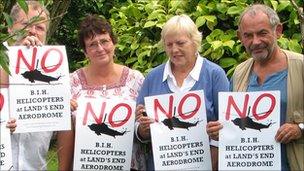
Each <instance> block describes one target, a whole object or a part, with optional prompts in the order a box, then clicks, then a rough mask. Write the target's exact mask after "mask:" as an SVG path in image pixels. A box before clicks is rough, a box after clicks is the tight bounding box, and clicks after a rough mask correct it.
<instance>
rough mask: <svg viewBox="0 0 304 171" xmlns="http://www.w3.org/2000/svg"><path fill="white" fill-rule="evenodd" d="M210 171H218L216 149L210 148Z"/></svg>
mask: <svg viewBox="0 0 304 171" xmlns="http://www.w3.org/2000/svg"><path fill="white" fill-rule="evenodd" d="M210 153H211V164H212V170H218V147H215V146H212V145H211V146H210Z"/></svg>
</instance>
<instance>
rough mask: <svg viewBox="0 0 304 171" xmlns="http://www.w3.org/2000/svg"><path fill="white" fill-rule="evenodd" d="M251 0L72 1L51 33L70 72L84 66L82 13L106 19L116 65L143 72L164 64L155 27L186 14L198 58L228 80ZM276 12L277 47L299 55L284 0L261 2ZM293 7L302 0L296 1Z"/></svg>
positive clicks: (240, 54)
mask: <svg viewBox="0 0 304 171" xmlns="http://www.w3.org/2000/svg"><path fill="white" fill-rule="evenodd" d="M255 2H257V1H254V0H204V1H202V0H201V1H200V0H191V1H188V0H113V1H111V2H108V1H105V0H99V1H98V0H93V1H89V0H74V1H73V2H72V4H71V7H70V9H69V11H68V14H67V15H66V16H65V17H64V19H63V22H62V25H61V26H60V28H59V29H58V31H57V34H56V37H55V39H54V40H55V41H57V43H60V44H65V45H66V46H67V51H68V56H69V57H70V68H71V71H73V70H75V69H77V68H79V67H81V66H83V65H85V64H87V63H88V61H87V60H86V58H85V57H84V55H83V53H82V51H81V50H80V49H79V46H78V43H77V28H78V24H79V23H80V21H81V19H82V18H83V17H84V16H85V14H87V13H95V14H99V15H102V16H104V17H105V18H107V19H108V20H109V21H110V23H111V24H112V26H113V29H114V31H115V33H116V34H117V36H118V39H119V42H118V44H117V45H116V58H115V60H116V62H118V63H122V64H125V65H127V66H129V67H131V68H133V69H137V70H139V71H141V72H143V73H147V72H149V71H150V70H151V68H153V67H155V66H157V65H159V64H161V63H163V62H165V61H166V60H167V56H166V54H165V52H164V49H163V47H162V45H161V44H160V43H159V40H160V33H161V28H162V26H163V25H164V23H165V22H166V21H167V20H168V19H169V18H170V17H172V16H174V15H176V14H182V13H185V14H188V15H189V16H190V17H191V18H192V20H193V21H194V22H195V23H196V25H197V26H198V28H199V30H200V31H201V32H202V33H203V37H204V38H203V40H202V46H201V52H200V53H201V54H202V55H203V56H204V57H206V58H208V59H210V60H211V61H214V62H216V63H218V64H219V65H220V66H221V67H223V68H224V69H225V70H226V72H227V75H228V76H231V74H232V73H233V71H234V69H235V67H236V66H237V65H238V64H239V63H241V62H243V61H244V60H246V59H247V58H248V55H247V54H246V53H245V51H244V48H243V47H242V45H241V44H240V41H239V40H238V38H237V36H236V30H237V22H238V17H239V15H240V13H241V12H242V11H243V10H244V8H245V7H246V6H248V5H249V4H252V3H255ZM259 2H260V3H265V4H268V5H270V6H271V7H273V8H274V9H276V10H277V12H278V13H279V15H280V18H281V21H282V22H283V24H284V28H285V29H284V35H283V37H282V38H281V39H279V41H278V42H279V45H280V46H281V47H282V48H284V49H290V50H293V51H296V52H299V53H302V52H303V47H301V45H300V41H301V35H300V31H299V30H300V29H299V20H298V16H297V15H296V11H295V9H294V8H293V7H292V6H291V3H290V2H289V1H286V0H282V1H274V0H262V1H259ZM297 3H298V4H299V6H303V1H301V0H298V1H297Z"/></svg>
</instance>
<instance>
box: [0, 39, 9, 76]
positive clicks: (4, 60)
mask: <svg viewBox="0 0 304 171" xmlns="http://www.w3.org/2000/svg"><path fill="white" fill-rule="evenodd" d="M1 46H4V45H1ZM8 65H9V60H8V56H7V53H6V51H3V50H1V51H0V66H1V67H2V68H3V69H4V71H5V72H6V73H8V74H11V73H10V70H9V68H8Z"/></svg>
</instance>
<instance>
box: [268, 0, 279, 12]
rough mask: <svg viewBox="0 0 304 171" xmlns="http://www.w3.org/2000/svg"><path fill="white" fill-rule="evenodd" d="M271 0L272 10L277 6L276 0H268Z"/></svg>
mask: <svg viewBox="0 0 304 171" xmlns="http://www.w3.org/2000/svg"><path fill="white" fill-rule="evenodd" d="M270 2H271V5H272V7H273V9H274V10H277V8H278V2H277V1H273V0H272V1H270Z"/></svg>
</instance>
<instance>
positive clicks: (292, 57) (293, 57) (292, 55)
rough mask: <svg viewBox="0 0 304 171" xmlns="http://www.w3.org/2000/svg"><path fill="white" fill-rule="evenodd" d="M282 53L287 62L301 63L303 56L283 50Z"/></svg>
mask: <svg viewBox="0 0 304 171" xmlns="http://www.w3.org/2000/svg"><path fill="white" fill-rule="evenodd" d="M283 52H284V53H285V54H286V56H287V58H288V60H297V61H302V62H303V60H304V55H303V54H300V53H296V52H292V51H289V50H283Z"/></svg>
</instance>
